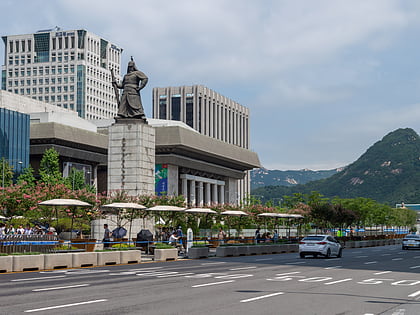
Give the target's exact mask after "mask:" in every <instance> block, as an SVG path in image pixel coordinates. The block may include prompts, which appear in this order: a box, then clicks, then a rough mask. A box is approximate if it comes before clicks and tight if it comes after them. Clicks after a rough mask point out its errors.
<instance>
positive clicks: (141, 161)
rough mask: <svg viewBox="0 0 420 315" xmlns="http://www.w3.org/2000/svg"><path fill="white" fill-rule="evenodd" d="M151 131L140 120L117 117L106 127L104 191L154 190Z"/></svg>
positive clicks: (135, 192) (134, 193) (148, 192)
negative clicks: (106, 167)
mask: <svg viewBox="0 0 420 315" xmlns="http://www.w3.org/2000/svg"><path fill="white" fill-rule="evenodd" d="M154 183H155V130H154V128H153V127H151V126H149V125H148V124H147V123H145V122H144V121H143V120H141V119H123V118H117V119H116V123H115V124H113V125H112V126H111V127H109V143H108V191H115V190H123V191H126V192H127V194H128V195H130V196H139V195H154V193H155V186H154Z"/></svg>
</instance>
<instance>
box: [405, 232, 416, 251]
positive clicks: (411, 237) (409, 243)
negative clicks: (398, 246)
mask: <svg viewBox="0 0 420 315" xmlns="http://www.w3.org/2000/svg"><path fill="white" fill-rule="evenodd" d="M409 248H420V235H419V234H407V235H406V236H404V238H403V241H402V249H409Z"/></svg>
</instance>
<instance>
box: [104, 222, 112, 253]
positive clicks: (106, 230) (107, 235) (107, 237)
mask: <svg viewBox="0 0 420 315" xmlns="http://www.w3.org/2000/svg"><path fill="white" fill-rule="evenodd" d="M111 235H112V232H111V230H110V229H109V228H108V224H104V238H103V240H102V243H103V244H104V248H108V247H110V245H111V244H110V242H111Z"/></svg>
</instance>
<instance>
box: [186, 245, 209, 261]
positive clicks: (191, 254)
mask: <svg viewBox="0 0 420 315" xmlns="http://www.w3.org/2000/svg"><path fill="white" fill-rule="evenodd" d="M207 257H209V249H208V248H207V247H191V248H189V249H188V258H191V259H199V258H207Z"/></svg>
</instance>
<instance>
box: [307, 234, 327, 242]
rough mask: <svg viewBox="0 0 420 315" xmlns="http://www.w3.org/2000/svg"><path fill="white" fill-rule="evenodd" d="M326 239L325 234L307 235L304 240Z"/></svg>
mask: <svg viewBox="0 0 420 315" xmlns="http://www.w3.org/2000/svg"><path fill="white" fill-rule="evenodd" d="M323 239H324V236H316V235H314V236H307V237H305V238H304V239H303V240H304V241H322V240H323Z"/></svg>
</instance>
